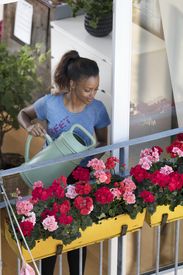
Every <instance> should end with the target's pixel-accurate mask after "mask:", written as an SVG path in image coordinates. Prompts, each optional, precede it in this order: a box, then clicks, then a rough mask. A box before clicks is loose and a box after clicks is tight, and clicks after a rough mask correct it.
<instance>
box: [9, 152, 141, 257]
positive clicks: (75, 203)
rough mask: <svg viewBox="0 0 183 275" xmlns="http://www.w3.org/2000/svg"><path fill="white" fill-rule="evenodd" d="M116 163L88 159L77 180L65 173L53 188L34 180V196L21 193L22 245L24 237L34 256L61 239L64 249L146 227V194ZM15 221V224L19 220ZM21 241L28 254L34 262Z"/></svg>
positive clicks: (52, 249) (46, 251)
mask: <svg viewBox="0 0 183 275" xmlns="http://www.w3.org/2000/svg"><path fill="white" fill-rule="evenodd" d="M118 162H119V160H118V159H117V158H115V157H109V158H108V159H107V160H106V162H103V161H102V160H99V159H97V158H94V159H92V160H91V161H89V162H88V167H89V168H90V169H91V172H89V170H88V169H86V168H82V167H78V168H77V169H76V170H75V171H74V172H73V177H74V178H75V179H76V183H75V184H72V185H67V178H66V177H63V176H61V177H60V178H58V179H55V180H54V181H53V183H52V185H51V186H49V187H45V186H44V183H43V182H41V181H38V182H35V183H34V186H33V190H32V196H31V197H30V198H26V199H24V200H22V198H20V193H18V197H17V202H16V206H15V215H16V217H17V220H18V222H19V229H17V230H16V232H17V237H18V240H19V241H20V243H21V244H23V237H25V238H26V241H27V244H28V246H29V247H30V249H32V254H33V256H34V257H35V259H40V258H44V257H48V256H49V255H53V254H54V253H55V252H56V251H55V249H56V246H57V245H58V244H60V245H61V244H62V245H63V252H66V251H69V250H72V249H74V248H78V247H82V246H86V245H88V244H92V243H95V242H99V241H101V240H104V239H109V238H112V237H114V236H119V235H120V234H122V232H123V233H124V234H126V233H127V232H131V231H135V230H137V229H139V228H141V227H142V225H143V221H144V217H145V209H144V205H143V203H142V198H141V197H139V196H138V195H137V190H136V185H135V184H134V182H133V181H132V179H131V178H130V177H127V178H123V177H121V176H119V175H116V174H115V173H114V168H115V165H116V163H118ZM5 225H6V239H7V240H8V242H9V244H10V246H11V247H12V248H13V249H14V250H16V251H17V248H16V243H15V242H13V240H12V238H14V233H13V231H12V228H11V224H9V222H6V223H5ZM14 226H15V228H17V223H16V222H15V221H14ZM8 228H9V229H8ZM20 229H21V230H20ZM21 231H22V232H21ZM23 246H24V248H23V247H22V252H23V254H24V257H25V259H26V260H27V261H30V260H31V258H30V255H29V253H28V251H27V250H26V248H25V245H24V244H23ZM48 248H49V249H48Z"/></svg>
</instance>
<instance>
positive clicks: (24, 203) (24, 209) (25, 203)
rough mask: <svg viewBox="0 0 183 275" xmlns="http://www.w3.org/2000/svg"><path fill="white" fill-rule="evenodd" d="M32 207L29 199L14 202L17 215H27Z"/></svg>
mask: <svg viewBox="0 0 183 275" xmlns="http://www.w3.org/2000/svg"><path fill="white" fill-rule="evenodd" d="M32 209H33V204H32V203H31V202H30V201H29V200H18V201H17V203H16V210H17V214H18V215H25V216H28V214H29V212H31V211H32Z"/></svg>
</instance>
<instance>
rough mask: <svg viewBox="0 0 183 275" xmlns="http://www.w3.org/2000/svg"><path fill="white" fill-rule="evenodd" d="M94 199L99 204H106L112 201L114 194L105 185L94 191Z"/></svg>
mask: <svg viewBox="0 0 183 275" xmlns="http://www.w3.org/2000/svg"><path fill="white" fill-rule="evenodd" d="M94 195H95V198H96V201H97V202H99V203H101V204H107V203H110V202H112V201H113V199H114V195H113V194H112V193H111V191H110V189H109V188H107V187H101V188H99V189H98V190H97V191H96V192H95V194H94Z"/></svg>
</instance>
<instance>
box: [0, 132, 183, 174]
mask: <svg viewBox="0 0 183 275" xmlns="http://www.w3.org/2000/svg"><path fill="white" fill-rule="evenodd" d="M181 132H183V128H176V129H172V130H166V131H163V132H159V133H155V134H152V135H147V136H143V137H138V138H134V139H130V140H127V141H122V142H118V143H115V144H111V145H106V146H103V147H99V148H95V149H91V150H86V151H84V152H81V153H74V154H69V155H67V156H62V157H59V158H55V159H50V160H46V161H40V162H39V163H38V162H37V163H36V164H26V165H23V166H19V167H16V168H11V169H7V170H1V171H0V177H4V176H8V175H13V174H16V173H22V172H26V171H30V170H33V169H38V168H42V167H45V166H50V165H53V164H58V163H64V162H66V161H71V160H76V159H80V158H85V157H89V156H93V155H97V154H100V153H105V152H108V151H112V150H115V149H119V148H124V147H128V146H132V145H137V144H141V143H145V142H149V141H153V140H157V139H162V138H165V137H169V136H173V135H176V134H178V133H181Z"/></svg>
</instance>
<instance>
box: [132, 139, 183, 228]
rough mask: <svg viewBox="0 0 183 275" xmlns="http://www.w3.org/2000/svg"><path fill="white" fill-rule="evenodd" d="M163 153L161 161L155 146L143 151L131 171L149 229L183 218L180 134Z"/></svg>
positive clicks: (182, 142) (160, 150) (182, 144)
mask: <svg viewBox="0 0 183 275" xmlns="http://www.w3.org/2000/svg"><path fill="white" fill-rule="evenodd" d="M166 150H167V153H168V155H167V156H166V157H164V158H162V159H161V157H160V155H161V153H162V152H163V150H162V149H161V148H160V147H158V146H154V147H152V148H146V149H144V150H142V151H141V153H140V160H139V163H138V164H137V165H136V166H134V167H132V168H131V176H132V179H133V181H134V182H135V184H136V185H137V189H138V191H139V195H140V197H142V198H143V201H144V204H145V205H146V207H147V216H146V218H147V219H146V220H147V222H148V223H149V224H150V225H151V226H155V225H158V224H161V223H163V222H171V221H174V220H176V219H181V218H183V134H179V135H177V137H176V139H175V141H173V143H172V144H171V145H170V146H168V147H167V148H166Z"/></svg>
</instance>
